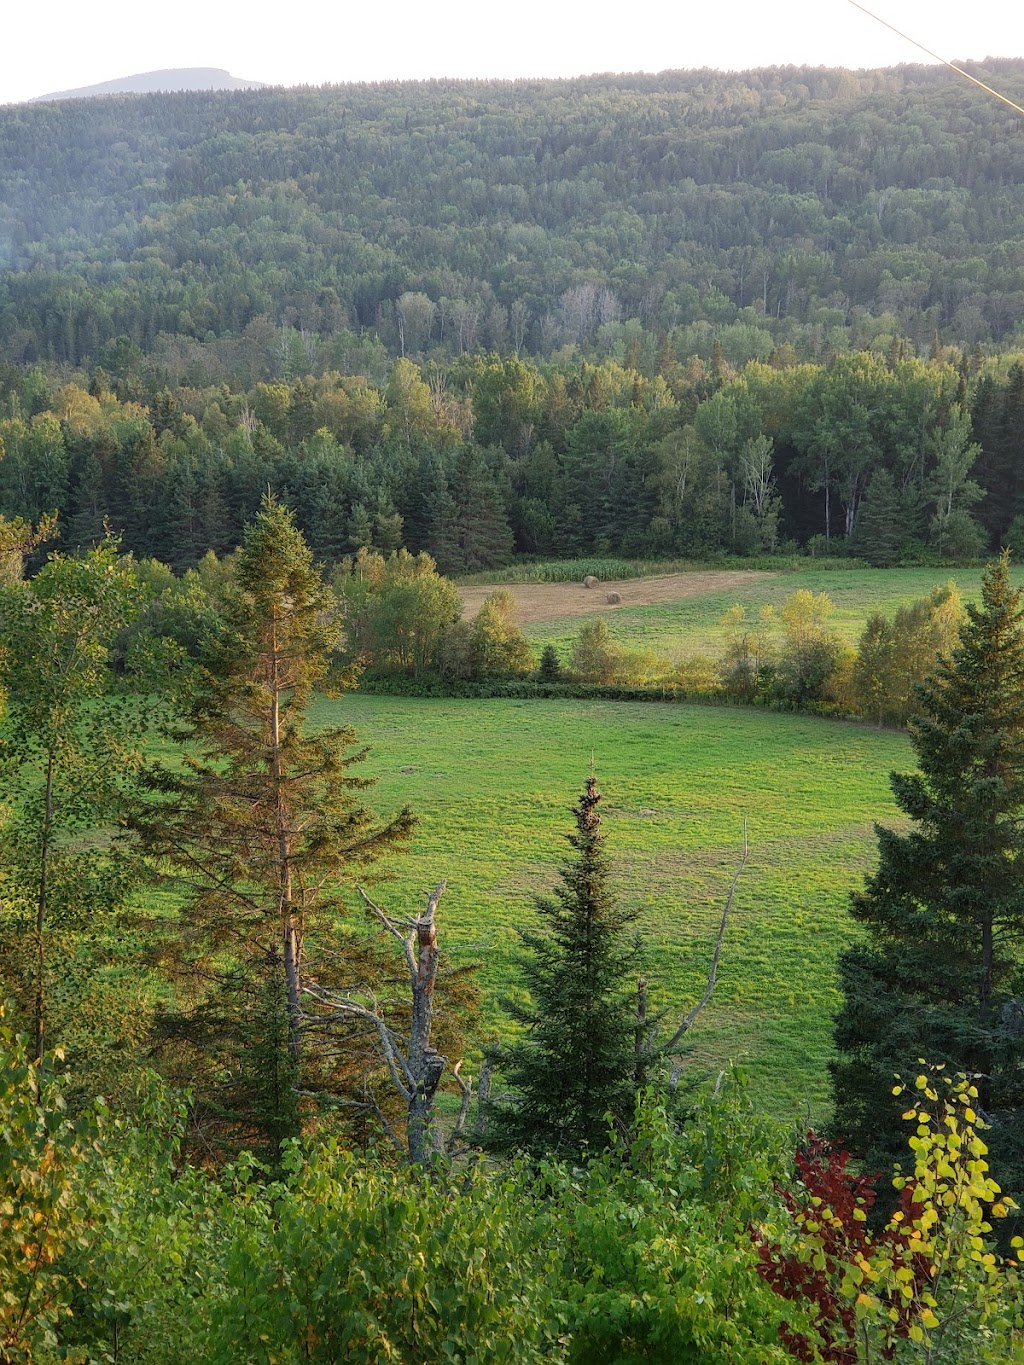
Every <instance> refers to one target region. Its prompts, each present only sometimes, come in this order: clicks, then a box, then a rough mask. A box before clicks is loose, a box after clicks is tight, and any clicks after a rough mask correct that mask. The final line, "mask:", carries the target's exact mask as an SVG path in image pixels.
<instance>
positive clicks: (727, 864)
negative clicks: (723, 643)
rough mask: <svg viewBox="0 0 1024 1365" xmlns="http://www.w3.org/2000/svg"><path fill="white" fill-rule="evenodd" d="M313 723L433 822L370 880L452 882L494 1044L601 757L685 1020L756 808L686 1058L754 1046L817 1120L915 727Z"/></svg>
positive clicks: (447, 939)
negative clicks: (541, 903) (859, 932)
mask: <svg viewBox="0 0 1024 1365" xmlns="http://www.w3.org/2000/svg"><path fill="white" fill-rule="evenodd" d="M314 719H315V720H316V721H318V722H320V723H329V722H335V723H337V722H346V723H350V724H352V725H354V726H355V728H356V730H357V731H358V733H359V736H360V739H361V740H363V741H365V742H366V743H368V744H369V745H370V746H371V753H370V755H369V757H368V759H367V763H366V767H365V772H366V775H368V776H369V775H375V776H377V777H378V778H379V782H378V785H377V787H376V788H375V789H374V791H373V792H372V801H373V804H374V805H375V806H376V807H377V808H378V810H380V811H381V812H382V813H384V812H387V811H391V810H393V809H395V808H396V807H397V806H398V805H400V804H402V803H404V802H408V803H409V804H410V805H411V806H412V807H413V809H414V810H415V811H416V812H417V814H418V815H419V817H420V824H419V828H418V831H417V835H416V839H415V843H414V846H413V847H412V849H411V851H410V852H409V853H408V854H406V855H403V856H401V857H398V858H396V859H395V860H394V868H393V873H394V875H393V880H392V881H391V882H390V883H388V884H384V885H378V886H377V887H376V891H375V894H376V895H377V896H378V898H379V899H380V900H381V902H382V903H384V904H386V905H387V906H388V907H389V908H390V909H392V910H395V911H402V910H405V909H412V908H414V907H415V906H416V905H417V904H418V903H419V902H420V900H421V898H422V894H423V892H424V891H425V890H427V889H428V888H430V887H433V886H434V885H436V883H437V882H438V881H440V879H441V878H442V877H447V879H448V882H449V889H448V892H447V894H446V896H445V898H444V900H443V902H442V911H441V932H442V939H443V943H444V946H445V948H446V949H447V950H448V951H449V952H450V955H451V960H452V961H453V962H457V963H465V962H468V961H476V962H479V963H481V964H482V971H481V984H482V986H483V990H484V997H485V1008H484V1017H483V1021H482V1030H481V1041H483V1040H484V1039H485V1038H487V1037H493V1036H495V1035H496V1034H497V1033H498V1032H499V1031H500V1030H502V1028H503V1027H504V1025H503V1020H502V1015H501V1010H500V1005H499V1001H500V997H501V996H502V995H503V994H506V995H507V994H509V993H514V992H515V991H516V990H517V989H519V982H518V973H517V968H516V964H515V954H516V947H517V944H516V933H515V930H516V928H517V926H523V925H531V924H534V923H535V922H536V920H535V911H534V909H533V904H532V897H533V896H534V895H535V894H537V893H539V892H544V891H547V890H549V889H550V888H551V886H552V885H553V884H554V882H555V879H556V868H557V863H558V860H559V858H560V857H561V855H562V853H563V851H564V850H565V847H566V845H565V842H564V838H563V837H562V836H563V835H564V834H565V832H566V831H567V829H568V828H569V822H570V816H569V808H570V807H571V805H572V803H573V801H574V799H575V796H576V793H577V791H578V790H579V788H580V786H581V784H582V782H583V780H584V778H585V777H586V775H587V773H588V771H589V770H590V765H591V761H592V760H593V763H594V767H595V770H596V773H597V776H598V779H599V782H600V786H601V788H602V790H603V792H604V794H605V802H606V805H605V808H604V809H605V828H606V830H607V833H608V838H609V847H610V851H611V853H612V856H613V860H614V867H615V884H616V888H617V891H618V894H619V895H620V896H621V897H622V899H623V901H624V902H626V903H627V904H629V905H636V906H638V907H640V908H641V909H642V911H643V920H642V924H643V928H644V930H645V932H646V934H647V937H648V938H649V940H650V944H651V949H652V954H651V966H650V972H649V975H650V977H651V980H652V993H653V994H654V995H655V996H656V998H657V1002H658V1003H659V1004H660V1005H661V1006H663V1007H664V1008H665V1009H667V1010H668V1019H669V1020H671V1019H674V1018H677V1017H678V1016H679V1015H680V1012H681V1011H684V1010H685V1008H686V1007H687V1006H688V1005H690V1004H691V1003H692V1002H693V1001H694V1000H695V999H696V998H697V997H698V996H699V994H700V991H701V989H702V987H703V983H704V980H705V976H706V972H707V968H708V963H709V960H710V955H711V950H712V945H713V940H714V935H715V931H716V927H717V924H718V919H719V916H720V913H721V907H722V904H723V900H724V897H725V894H726V891H727V888H728V885H729V882H730V880H731V878H732V875H733V872H734V870H735V868H736V865H737V862H738V860H739V857H740V850H741V844H742V837H743V822H744V819H745V820H746V822H747V831H748V839H749V859H748V865H747V868H746V871H745V873H744V875H743V877H742V878H741V880H740V884H739V887H738V890H737V894H736V900H735V906H734V911H733V917H732V920H731V922H730V924H729V927H728V932H727V935H726V942H725V950H724V954H723V959H722V967H721V972H720V977H719V982H718V987H717V989H716V992H715V995H714V998H713V1001H712V1003H711V1004H710V1006H709V1007H708V1009H707V1010H706V1011H705V1014H704V1015H703V1017H702V1019H701V1021H700V1023H699V1025H698V1027H697V1028H696V1029H695V1030H694V1033H693V1043H694V1053H693V1057H692V1059H691V1062H690V1063H689V1064H690V1065H691V1066H692V1067H694V1068H696V1069H699V1070H703V1071H705V1072H707V1071H711V1072H714V1071H715V1070H716V1069H717V1068H718V1067H720V1066H721V1065H722V1064H723V1063H724V1062H725V1061H726V1060H727V1059H729V1058H734V1059H737V1060H740V1059H742V1060H743V1061H744V1062H745V1063H746V1064H747V1066H748V1067H749V1070H750V1073H751V1077H752V1081H753V1084H754V1086H755V1088H756V1090H757V1091H758V1093H759V1095H760V1096H761V1097H762V1098H763V1099H764V1100H765V1101H766V1102H767V1103H768V1104H770V1106H771V1107H772V1108H773V1109H774V1110H776V1111H777V1112H780V1113H790V1114H800V1115H803V1116H804V1117H806V1116H808V1115H810V1116H811V1117H817V1118H820V1117H821V1115H822V1114H823V1112H824V1111H825V1110H826V1109H827V1102H828V1088H827V1073H826V1065H827V1060H828V1056H829V1052H830V1017H831V1014H832V1011H833V1010H834V1008H835V1006H836V1003H837V998H838V997H837V992H836V977H835V962H836V955H837V953H838V951H839V950H840V949H841V948H842V947H843V945H844V944H846V943H848V942H849V941H850V939H851V935H852V934H853V933H854V932H855V928H854V926H853V925H852V922H851V921H850V919H849V916H848V913H847V904H848V896H849V892H850V890H851V889H852V888H853V887H855V886H857V885H859V884H860V881H861V879H862V878H863V876H864V873H865V872H866V871H868V870H869V869H870V868H871V867H872V865H873V862H874V857H875V843H874V836H873V830H872V824H873V822H874V821H875V820H881V821H883V822H884V821H894V820H895V818H896V812H895V807H894V805H893V803H892V799H891V795H890V792H889V786H888V774H889V772H890V770H891V769H893V768H906V767H908V766H909V765H910V764H911V761H912V755H911V750H910V747H909V744H908V742H907V740H906V738H905V737H904V736H903V735H898V734H894V733H890V732H881V731H877V730H873V729H871V728H868V727H866V726H860V725H856V724H849V723H843V722H838V721H830V720H820V719H816V718H811V717H801V716H793V715H785V714H778V713H771V712H764V711H757V710H745V709H740V708H716V707H712V706H684V705H678V704H672V703H651V704H635V703H634V704H630V703H613V702H603V701H523V702H519V701H513V700H488V701H477V700H472V701H469V700H448V701H439V700H428V699H398V698H387V697H373V696H360V695H358V694H357V695H350V696H346V697H343V698H341V699H340V700H338V701H319V702H318V703H317V704H316V708H315V714H314Z"/></svg>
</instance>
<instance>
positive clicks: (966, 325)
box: [0, 61, 1024, 379]
mask: <svg viewBox="0 0 1024 1365" xmlns="http://www.w3.org/2000/svg"><path fill="white" fill-rule="evenodd" d="M986 70H987V75H988V78H989V79H990V80H994V81H995V82H996V83H997V84H998V85H1000V86H1001V87H1002V88H1003V89H1005V91H1006V93H1007V94H1008V95H1010V96H1015V97H1016V98H1017V99H1022V98H1024V63H1022V62H1016V61H1014V62H1010V61H999V62H994V63H992V65H991V68H990V69H988V68H987V69H986ZM1022 210H1024V142H1022V140H1021V137H1020V128H1019V121H1018V116H1017V115H1015V114H1014V113H1013V111H1012V110H1010V109H1008V108H1006V107H1004V106H1002V105H1000V104H998V103H997V102H996V101H994V100H992V99H990V98H989V97H987V96H985V95H984V94H982V93H981V92H980V91H976V90H972V89H971V88H970V87H969V86H967V85H966V83H964V82H962V81H959V80H958V79H957V78H956V77H955V76H954V75H952V73H949V72H946V71H942V70H939V69H935V68H922V67H905V68H899V69H897V70H889V71H873V72H860V73H853V72H849V71H836V70H824V69H822V70H817V69H806V68H799V69H798V68H783V69H772V70H767V71H759V72H747V73H740V74H719V73H714V72H708V71H698V72H676V73H665V74H662V75H658V76H599V77H590V78H586V79H580V80H573V81H548V82H525V81H524V82H514V83H496V82H459V83H454V82H453V83H449V82H431V83H420V84H413V83H410V84H385V85H365V86H348V87H335V88H331V89H325V90H322V91H309V90H307V91H287V92H284V91H272V90H265V91H249V92H236V93H203V94H170V95H156V96H149V97H144V98H124V99H111V100H104V101H101V102H93V103H89V104H80V103H73V102H72V103H67V104H60V105H45V106H33V107H18V108H8V109H6V110H4V111H2V112H0V261H2V262H3V264H4V265H5V266H6V268H7V273H6V274H5V277H4V279H3V282H2V285H0V329H2V333H3V351H4V354H5V355H6V356H7V357H8V358H10V359H12V360H16V361H20V360H32V359H35V358H40V359H48V358H52V359H54V360H58V361H65V362H70V363H73V364H78V363H82V362H86V361H89V360H93V359H95V358H96V357H97V355H98V353H99V350H100V348H101V347H102V346H103V345H104V344H105V343H106V342H109V341H110V340H112V339H114V338H116V337H118V336H120V335H122V334H126V335H128V336H130V337H131V338H132V339H133V340H134V341H135V342H136V343H137V344H138V345H140V346H141V347H142V348H143V350H145V351H147V352H148V351H150V350H154V349H155V350H156V351H157V352H158V353H167V352H168V350H169V342H168V340H167V338H169V337H173V336H179V335H180V336H182V337H185V338H193V339H196V340H199V341H205V340H207V339H211V338H220V337H229V336H239V335H244V334H245V333H246V329H247V328H251V327H252V326H253V325H254V324H257V325H256V334H255V338H253V337H252V336H251V335H250V337H249V344H248V347H247V348H245V349H244V355H243V356H241V357H235V356H234V355H232V356H231V361H232V362H235V363H238V364H244V365H247V366H248V367H249V378H250V379H252V378H265V377H266V375H265V374H261V373H253V372H252V369H251V367H252V365H253V363H254V360H255V355H254V352H258V350H259V347H258V345H257V344H255V343H256V341H258V339H259V338H260V337H262V335H263V332H262V327H263V326H265V325H267V323H269V324H272V325H277V324H279V323H281V322H284V323H286V324H295V325H296V326H298V327H299V328H301V329H302V331H303V332H304V333H305V334H306V335H308V336H309V337H310V338H314V339H316V340H317V341H318V342H326V343H328V344H329V343H330V341H331V338H333V337H335V335H336V334H337V333H338V332H339V331H340V330H342V329H349V330H351V331H354V332H360V331H362V330H363V329H370V330H371V331H375V332H379V333H380V335H381V337H382V339H383V341H384V343H385V345H386V346H388V347H389V349H391V350H392V351H394V352H397V351H400V350H402V349H406V350H408V349H416V350H419V349H423V348H425V347H427V346H428V345H431V344H437V345H439V346H442V347H444V348H445V350H447V351H451V350H454V351H455V352H459V351H461V350H464V349H470V350H474V349H479V348H494V349H499V350H505V349H509V348H511V349H514V350H516V351H519V350H520V349H522V347H524V346H525V347H526V348H527V349H529V350H532V351H536V352H541V353H546V352H548V351H550V350H551V349H552V348H553V347H555V346H557V345H559V344H561V343H563V342H566V341H571V342H578V343H581V344H585V343H590V342H593V341H595V340H596V339H597V337H598V334H599V333H600V331H601V329H602V327H605V328H607V327H608V326H609V325H611V326H612V331H611V333H610V334H606V337H605V339H606V341H611V339H612V338H613V337H614V336H615V327H614V325H615V324H618V323H621V322H624V321H628V320H630V319H635V320H637V321H638V323H639V324H640V325H641V326H642V327H643V328H653V329H654V330H655V331H657V332H659V333H665V332H669V331H671V330H672V329H673V328H682V329H685V328H687V327H689V326H692V325H693V324H696V323H699V322H701V321H706V322H708V323H710V324H712V325H713V326H714V327H715V328H717V329H724V330H723V335H722V337H721V343H722V348H723V351H724V353H725V355H726V358H727V359H729V360H730V361H732V362H733V363H739V362H741V361H743V360H745V359H748V358H750V357H751V356H761V357H764V356H765V355H766V354H767V352H768V351H769V350H770V349H771V347H772V345H773V344H774V343H776V342H778V341H780V340H786V341H790V342H792V343H793V344H794V345H796V346H797V348H798V351H799V352H800V354H801V355H802V356H804V357H806V358H808V359H818V358H821V357H822V356H824V355H825V354H826V353H827V352H828V351H829V350H835V349H841V348H842V347H843V346H845V345H848V344H854V345H856V344H861V343H862V342H864V341H866V340H869V339H870V338H871V337H872V336H874V335H876V334H877V333H886V334H896V333H902V334H905V335H906V336H908V337H909V338H910V339H911V340H912V341H913V343H914V344H915V345H916V346H919V347H920V346H926V345H928V344H929V343H930V341H931V339H932V334H933V332H934V331H935V329H936V328H938V329H939V330H940V333H941V334H942V335H943V340H948V341H950V342H956V343H958V344H967V345H973V343H975V342H978V341H980V342H986V341H991V340H995V341H1000V342H1004V341H1005V340H1006V339H1007V338H1008V337H1010V336H1012V335H1014V333H1015V329H1017V328H1018V327H1019V322H1020V315H1021V311H1022V304H1024V280H1022V274H1021V272H1022V269H1024V226H1022ZM408 293H412V294H414V295H417V296H419V295H423V298H422V299H420V298H418V297H417V300H416V303H415V306H414V308H413V309H412V310H408V309H404V310H403V309H401V308H400V307H399V302H400V300H401V299H402V296H403V294H408ZM428 303H429V304H432V305H433V308H432V309H429V308H428ZM403 312H405V314H406V316H405V317H404V320H403V317H402V314H403ZM259 319H264V320H265V321H264V323H263V324H258V323H257V320H259ZM680 344H681V345H682V347H683V349H684V351H685V350H686V349H687V347H688V346H691V348H692V349H697V348H696V347H692V343H690V342H689V341H688V340H683V339H682V338H680ZM170 349H173V348H170ZM168 358H169V356H168ZM263 363H264V364H265V361H264V362H263ZM332 363H333V364H335V365H337V364H338V361H337V359H335V360H334V361H333V362H332ZM257 364H258V362H257Z"/></svg>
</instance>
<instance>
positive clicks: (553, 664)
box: [537, 645, 562, 682]
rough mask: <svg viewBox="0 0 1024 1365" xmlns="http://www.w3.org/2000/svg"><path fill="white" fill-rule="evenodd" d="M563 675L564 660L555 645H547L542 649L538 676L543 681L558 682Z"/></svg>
mask: <svg viewBox="0 0 1024 1365" xmlns="http://www.w3.org/2000/svg"><path fill="white" fill-rule="evenodd" d="M561 676H562V661H561V659H560V658H559V657H558V650H557V649H556V648H555V647H554V645H545V646H544V648H543V650H542V651H541V656H540V667H539V668H538V670H537V677H538V678H539V679H540V681H541V682H558V680H559V678H561Z"/></svg>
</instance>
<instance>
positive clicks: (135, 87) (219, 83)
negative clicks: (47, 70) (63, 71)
mask: <svg viewBox="0 0 1024 1365" xmlns="http://www.w3.org/2000/svg"><path fill="white" fill-rule="evenodd" d="M263 85H264V82H263V81H247V80H243V79H241V78H240V77H239V76H232V74H231V72H230V71H223V70H221V68H220V67H217V66H181V67H175V68H173V69H172V70H170V71H144V72H142V73H141V74H140V75H138V76H121V77H120V78H119V79H118V80H114V81H103V82H102V83H101V84H99V85H83V86H82V87H81V88H80V89H78V90H55V91H53V93H52V94H49V95H36V96H34V97H33V98H32V99H31V100H29V101H28V102H29V104H40V103H44V102H45V101H47V100H86V99H94V98H96V97H98V96H101V95H151V94H154V93H156V92H157V91H165V90H260V89H262V88H263Z"/></svg>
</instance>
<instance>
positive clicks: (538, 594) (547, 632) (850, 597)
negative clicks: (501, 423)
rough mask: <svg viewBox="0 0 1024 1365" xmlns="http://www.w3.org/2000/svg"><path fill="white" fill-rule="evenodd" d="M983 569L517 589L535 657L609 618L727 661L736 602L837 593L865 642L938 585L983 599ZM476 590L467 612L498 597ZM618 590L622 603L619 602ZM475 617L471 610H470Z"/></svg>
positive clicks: (757, 603)
mask: <svg viewBox="0 0 1024 1365" xmlns="http://www.w3.org/2000/svg"><path fill="white" fill-rule="evenodd" d="M981 573H982V571H981V570H980V569H960V568H950V569H944V568H927V569H836V568H831V569H822V568H815V567H814V566H813V562H809V566H808V567H807V568H799V569H795V570H792V569H791V570H785V571H782V572H777V573H772V572H766V571H764V569H763V568H758V569H754V570H749V571H744V570H732V571H729V570H716V571H707V570H700V569H696V570H692V571H688V572H685V573H673V574H667V575H661V576H658V577H657V578H656V579H654V580H652V579H650V578H641V579H622V580H616V581H615V582H608V583H604V582H602V583H601V584H600V585H599V586H598V587H597V588H593V589H587V588H584V587H583V585H582V583H551V584H532V583H530V584H523V585H516V584H510V585H508V587H509V591H510V592H512V593H513V594H515V595H516V596H517V598H520V599H521V601H522V604H523V611H522V620H523V629H524V631H525V633H526V635H527V637H528V638H529V640H530V642H531V644H532V645H533V646H534V649H535V651H537V652H538V653H539V651H540V649H541V648H542V647H543V646H544V645H546V644H548V643H551V644H554V645H556V646H558V647H559V649H560V650H561V652H562V654H563V656H565V655H566V654H567V653H568V649H569V645H570V642H571V640H572V637H573V636H574V635H575V634H576V632H577V631H578V630H579V628H580V626H581V625H582V624H583V623H584V622H585V621H588V620H593V619H594V615H595V613H600V614H601V615H602V616H603V618H604V619H605V620H606V621H607V624H608V629H609V630H610V631H611V633H612V635H613V637H614V638H615V639H616V640H618V641H619V642H620V643H621V644H624V645H628V646H630V647H632V648H645V649H653V650H656V651H657V652H658V653H660V654H666V655H669V656H670V657H671V658H673V659H683V658H687V657H690V656H693V655H700V654H703V655H707V656H708V657H710V658H718V657H719V656H720V655H721V654H722V652H723V650H724V649H725V644H726V639H727V636H728V631H727V630H726V629H725V627H723V626H722V624H721V622H722V617H723V615H724V614H725V612H726V611H728V609H729V608H730V607H731V606H733V605H734V604H736V603H742V604H743V605H744V606H745V607H747V609H748V612H749V613H751V614H755V615H756V613H757V611H758V610H759V609H760V608H761V607H763V606H773V607H774V608H775V609H776V611H777V610H778V609H779V608H780V607H781V606H782V604H783V602H785V600H786V598H787V597H789V596H791V595H792V594H793V593H794V592H796V591H798V590H799V589H801V588H806V589H808V590H809V591H810V592H813V593H820V592H824V593H827V594H828V596H829V597H830V598H831V599H832V602H833V604H834V606H835V612H834V614H833V616H832V618H831V625H832V628H833V629H834V630H836V631H837V632H838V633H839V634H840V635H841V636H842V637H843V638H844V639H846V640H848V641H849V642H850V643H851V644H855V643H856V641H857V639H858V637H859V636H860V634H861V631H862V630H863V629H864V624H865V622H866V620H867V618H868V615H869V614H870V613H871V612H872V611H882V612H885V613H886V614H887V615H891V614H892V613H893V612H895V611H896V609H897V608H898V607H901V606H906V605H907V604H908V603H910V602H914V601H916V600H917V599H918V598H919V597H924V596H926V595H927V594H928V593H929V592H931V590H932V589H933V588H935V587H938V586H941V585H942V584H944V583H948V582H949V581H951V580H952V581H954V582H955V583H956V584H957V586H958V587H959V589H960V592H961V594H962V596H963V597H964V599H965V600H966V601H972V600H977V598H978V596H979V594H980V585H981ZM1013 576H1014V580H1015V581H1016V582H1018V583H1024V568H1017V569H1015V570H1014V575H1013ZM488 590H489V589H488V587H487V586H486V585H480V584H474V585H473V586H472V587H467V588H464V589H463V594H464V597H465V598H466V599H467V606H470V604H471V605H472V606H473V607H477V608H478V607H479V603H480V602H482V601H483V598H484V596H485V595H486V593H487V591H488ZM609 592H617V593H618V594H619V596H620V598H621V602H620V603H618V604H616V605H609V604H608V603H607V601H606V597H607V594H608V593H609ZM470 614H471V607H470Z"/></svg>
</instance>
